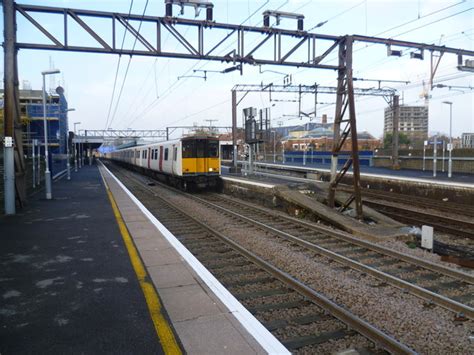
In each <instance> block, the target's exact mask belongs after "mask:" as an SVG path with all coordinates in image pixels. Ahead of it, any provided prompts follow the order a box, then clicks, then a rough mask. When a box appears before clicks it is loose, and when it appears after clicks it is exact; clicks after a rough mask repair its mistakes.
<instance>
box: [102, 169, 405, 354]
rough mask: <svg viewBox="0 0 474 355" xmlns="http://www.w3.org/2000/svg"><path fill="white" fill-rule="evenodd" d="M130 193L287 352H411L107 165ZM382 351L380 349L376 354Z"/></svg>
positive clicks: (160, 194)
mask: <svg viewBox="0 0 474 355" xmlns="http://www.w3.org/2000/svg"><path fill="white" fill-rule="evenodd" d="M108 166H109V168H111V169H112V171H113V172H114V174H116V175H117V176H118V177H119V178H120V180H121V181H122V182H123V183H124V184H125V185H126V186H127V188H129V189H130V190H131V191H132V193H133V194H134V195H135V196H136V197H137V198H138V199H139V200H140V201H141V202H142V203H143V204H144V205H145V206H146V207H147V208H148V209H149V210H150V211H151V212H152V213H153V214H154V215H155V216H156V217H157V218H158V219H159V220H160V222H161V223H163V224H164V225H165V226H166V227H167V228H168V229H169V230H170V231H171V232H172V233H173V234H174V235H175V236H176V237H177V238H178V239H179V240H180V241H181V243H183V244H184V245H185V246H186V248H188V250H190V252H191V253H193V254H194V255H195V256H196V257H197V258H198V259H199V260H200V261H201V263H203V264H204V265H205V266H206V268H208V270H209V271H210V272H211V273H213V274H214V275H215V276H216V277H217V279H218V280H219V281H220V282H221V283H222V284H223V285H224V286H226V287H227V288H228V289H229V291H230V292H231V293H232V294H233V295H234V296H235V297H236V298H237V299H238V300H239V301H240V302H241V303H242V304H243V305H244V306H246V307H247V309H249V310H250V311H251V312H252V313H253V314H254V315H255V317H256V318H257V319H259V320H260V321H261V322H262V323H263V324H264V325H265V326H266V327H267V329H269V330H270V331H271V332H272V333H273V334H274V335H275V336H276V337H277V338H278V339H279V340H280V341H281V342H282V343H283V344H284V345H285V346H286V347H287V348H288V349H289V350H290V351H292V352H294V353H299V352H301V353H334V352H335V351H339V350H344V349H345V348H347V344H351V345H350V346H351V348H357V349H358V351H360V352H363V353H364V352H365V353H368V354H381V353H385V352H386V351H389V352H391V353H397V354H408V353H414V352H413V351H412V350H411V349H410V348H408V347H406V346H405V345H403V344H400V343H399V342H398V341H396V340H395V339H393V338H392V337H390V336H388V335H386V334H385V333H383V332H382V331H380V330H378V329H377V328H375V327H373V326H371V325H370V324H368V323H367V322H365V321H363V320H361V319H360V318H358V317H357V316H355V315H353V314H351V313H350V312H349V311H347V310H346V309H344V308H343V307H342V306H340V305H337V304H336V303H334V302H332V301H331V300H329V299H327V298H326V297H324V296H323V295H321V294H319V293H318V292H316V291H315V290H313V289H311V288H309V287H308V286H306V285H305V284H303V283H301V282H300V281H298V280H296V279H295V278H293V277H291V276H290V275H288V274H287V273H285V272H283V271H281V270H280V269H278V268H277V267H275V266H274V265H272V264H270V263H268V262H267V261H265V260H263V259H262V258H260V257H258V256H257V255H255V254H253V253H252V252H251V251H249V250H247V249H245V248H243V247H242V246H240V245H238V244H237V243H235V242H234V241H232V240H231V239H229V238H227V237H226V236H224V235H223V234H221V233H219V232H217V231H215V230H213V229H212V228H210V227H209V226H208V225H206V224H204V223H203V222H201V221H199V220H197V219H196V218H194V217H192V216H190V215H189V213H187V212H185V211H184V210H183V209H182V208H181V207H179V206H177V205H175V204H173V203H170V202H169V200H167V199H166V197H165V196H166V194H162V193H160V192H159V191H158V190H157V189H156V187H150V186H147V184H146V182H145V181H143V180H141V179H138V178H136V177H131V176H130V174H125V173H123V171H120V170H118V169H116V168H114V167H113V166H110V165H108ZM382 349H383V350H382Z"/></svg>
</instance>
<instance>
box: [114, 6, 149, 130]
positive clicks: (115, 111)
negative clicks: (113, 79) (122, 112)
mask: <svg viewBox="0 0 474 355" xmlns="http://www.w3.org/2000/svg"><path fill="white" fill-rule="evenodd" d="M148 2H149V0H146V3H145V7H144V9H143V14H142V18H141V20H140V23H139V25H138V30H137V33H138V34H140V30H141V27H142V24H143V18H144V17H145V13H146V9H147V7H148ZM137 41H138V36H135V41H134V42H133V47H132V53H133V51H134V50H135V46H136V45H137ZM132 58H133V56H132V55H130V58H129V59H128V63H127V68H126V70H125V75H124V78H123V81H122V86H121V87H120V92H119V95H118V98H117V101H116V104H115V109H114V113H113V115H112V119H111V120H110V123H109V126H108V127H110V126H111V125H112V122H113V121H114V119H115V114H116V113H117V108H118V106H119V105H120V98H121V97H122V92H123V88H124V86H125V82H126V81H127V75H128V70H129V69H130V63H131V62H132ZM108 127H107V128H108Z"/></svg>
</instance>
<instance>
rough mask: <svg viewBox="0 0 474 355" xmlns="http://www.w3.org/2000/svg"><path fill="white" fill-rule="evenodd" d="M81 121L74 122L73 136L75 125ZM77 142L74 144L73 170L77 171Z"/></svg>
mask: <svg viewBox="0 0 474 355" xmlns="http://www.w3.org/2000/svg"><path fill="white" fill-rule="evenodd" d="M78 124H81V122H74V137H75V136H76V126H77V125H78ZM78 153H79V152H78V149H77V143H76V144H75V145H74V171H75V172H76V173H77V155H78Z"/></svg>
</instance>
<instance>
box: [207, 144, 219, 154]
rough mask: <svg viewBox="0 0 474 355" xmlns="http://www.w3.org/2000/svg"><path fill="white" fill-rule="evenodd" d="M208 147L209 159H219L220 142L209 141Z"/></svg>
mask: <svg viewBox="0 0 474 355" xmlns="http://www.w3.org/2000/svg"><path fill="white" fill-rule="evenodd" d="M207 145H208V150H207V153H208V157H209V158H218V157H219V141H217V140H209V141H207Z"/></svg>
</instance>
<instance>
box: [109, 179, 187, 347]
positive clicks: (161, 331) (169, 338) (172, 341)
mask: <svg viewBox="0 0 474 355" xmlns="http://www.w3.org/2000/svg"><path fill="white" fill-rule="evenodd" d="M104 183H105V179H104ZM105 187H106V190H107V195H108V196H109V200H110V204H111V205H112V209H113V211H114V216H115V219H116V220H117V224H118V226H119V229H120V234H122V238H123V241H124V243H125V246H126V247H127V251H128V255H129V256H130V261H131V262H132V266H133V269H134V270H135V273H136V275H137V278H138V281H139V283H140V287H141V288H142V291H143V294H144V295H145V300H146V303H147V305H148V311H149V312H150V316H151V319H152V320H153V325H154V326H155V330H156V334H157V335H158V338H159V339H160V343H161V346H162V347H163V351H164V352H165V354H170V355H181V354H182V352H181V348H180V347H179V345H178V342H177V341H176V338H175V336H174V333H173V331H172V330H171V327H170V325H169V323H168V322H167V321H166V319H165V317H164V316H163V313H161V310H162V305H161V301H160V297H159V296H158V294H157V293H156V290H155V288H154V287H153V285H152V284H151V283H150V282H149V281H147V280H146V277H147V272H146V270H145V266H144V265H143V263H142V262H141V260H140V257H139V256H138V251H137V249H136V248H135V245H134V244H133V241H132V238H131V236H130V233H129V232H128V229H127V227H126V225H125V222H124V220H123V218H122V215H121V213H120V211H119V209H118V207H117V203H116V202H115V199H114V197H113V195H112V193H111V192H110V189H109V187H108V185H107V184H105Z"/></svg>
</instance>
